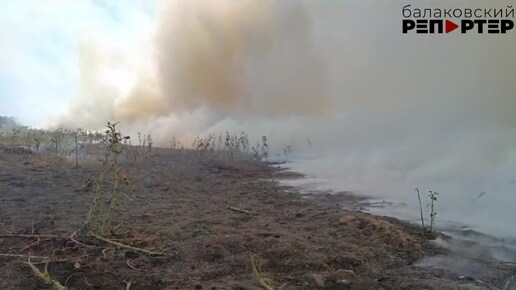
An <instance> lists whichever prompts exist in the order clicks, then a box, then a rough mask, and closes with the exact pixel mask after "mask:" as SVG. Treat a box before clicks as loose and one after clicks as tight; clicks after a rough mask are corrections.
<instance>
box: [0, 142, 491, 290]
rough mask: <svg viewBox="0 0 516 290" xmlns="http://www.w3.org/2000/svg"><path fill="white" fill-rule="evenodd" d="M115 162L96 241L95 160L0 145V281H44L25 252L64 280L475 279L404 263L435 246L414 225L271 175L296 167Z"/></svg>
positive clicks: (173, 285)
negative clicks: (114, 185)
mask: <svg viewBox="0 0 516 290" xmlns="http://www.w3.org/2000/svg"><path fill="white" fill-rule="evenodd" d="M121 165H122V168H123V169H122V172H123V174H124V176H127V183H128V185H127V190H126V192H125V196H124V197H123V200H122V204H121V207H120V212H119V213H118V215H117V217H116V220H117V225H116V226H115V227H114V230H113V231H112V232H111V233H109V235H107V236H106V238H107V239H109V241H103V240H102V239H99V238H95V237H92V236H80V235H79V231H80V229H81V227H82V225H83V222H84V220H85V217H86V215H87V213H88V210H89V208H90V203H91V201H92V199H93V196H94V192H93V189H92V187H91V186H88V183H87V180H88V179H89V177H90V176H94V175H95V174H96V172H98V171H99V167H100V163H99V162H93V161H90V162H86V161H85V160H80V166H79V167H78V168H75V167H74V166H73V163H72V162H70V163H67V162H64V163H63V162H60V163H59V162H57V163H56V162H53V161H52V158H51V157H50V156H40V155H38V154H7V153H5V152H2V153H0V289H23V290H35V289H52V287H51V286H49V285H46V284H45V283H43V282H42V280H41V279H40V278H39V277H36V276H35V274H34V272H33V271H32V270H31V268H30V267H29V265H28V264H27V263H26V262H27V256H29V255H30V256H31V262H32V263H33V264H34V265H35V266H36V267H38V269H39V270H40V271H42V272H43V271H44V268H45V265H47V270H48V273H49V275H50V276H51V277H52V278H53V279H55V280H56V281H59V282H60V283H61V284H63V285H65V286H66V287H68V288H69V289H106V290H110V289H132V290H137V289H146V290H152V289H249V290H251V289H267V287H270V288H269V289H284V290H288V289H410V290H412V289H481V288H475V287H476V286H474V281H469V282H468V281H464V279H459V278H458V277H457V276H456V275H452V274H451V273H446V272H444V271H439V270H430V269H423V268H418V267H416V266H414V264H415V263H416V262H417V261H418V260H420V259H421V258H422V257H424V256H425V255H430V254H435V253H440V252H443V250H440V249H437V248H435V247H433V246H431V244H430V243H429V242H428V240H427V239H426V238H425V237H423V235H422V234H421V231H420V229H419V228H417V227H414V226H410V225H407V224H404V223H402V222H399V221H397V220H394V219H387V218H382V217H376V216H371V215H368V214H365V213H360V212H351V211H345V210H342V209H341V208H342V207H341V205H342V204H344V203H348V202H352V201H353V199H354V198H353V196H351V195H347V194H345V193H343V194H338V195H332V196H318V197H317V198H311V199H309V198H304V197H302V196H301V195H299V194H297V193H296V192H295V190H294V189H292V188H285V187H282V186H280V185H279V183H278V180H279V179H280V178H296V177H299V176H298V175H296V174H293V173H291V172H288V171H285V170H283V169H282V168H281V166H278V165H275V166H272V165H271V164H267V163H264V162H258V161H251V160H249V159H246V160H237V161H229V160H228V158H227V156H226V155H225V154H223V152H220V153H209V152H207V153H206V154H205V155H204V156H200V155H196V154H195V153H194V152H193V151H186V150H182V151H180V150H165V149H162V150H159V151H156V152H153V154H151V155H150V156H148V157H147V158H139V159H138V160H136V161H123V162H122V164H121ZM100 238H102V237H100ZM113 242H115V243H116V242H119V243H122V244H125V245H130V246H134V247H136V248H138V249H146V250H150V251H155V252H160V253H161V254H155V255H148V254H145V253H143V252H140V251H139V250H138V249H130V248H127V247H123V246H117V245H116V244H115V243H113ZM252 261H253V262H254V263H252ZM253 264H254V266H253ZM264 284H267V285H269V286H266V285H264ZM468 285H469V286H468Z"/></svg>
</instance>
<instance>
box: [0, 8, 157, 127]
mask: <svg viewBox="0 0 516 290" xmlns="http://www.w3.org/2000/svg"><path fill="white" fill-rule="evenodd" d="M159 5H160V4H159V3H157V2H153V1H145V2H143V1H109V0H81V1H64V0H55V1H45V0H43V1H35V0H34V1H24V0H6V1H0V114H1V115H13V116H15V117H17V118H18V119H19V120H20V121H21V122H23V123H27V124H30V125H40V124H41V122H45V121H46V120H47V118H48V117H49V116H56V115H59V114H60V113H61V114H62V113H64V112H65V111H66V107H67V106H68V103H69V102H70V100H71V99H72V98H74V97H77V96H78V94H79V91H80V86H81V76H80V69H79V62H80V58H79V51H80V49H81V47H82V46H85V45H90V44H91V43H93V44H94V45H97V46H99V47H100V48H99V49H104V50H112V51H116V52H117V54H118V55H119V56H120V57H126V58H128V59H130V60H131V63H123V64H122V63H121V64H119V65H118V67H117V66H112V67H111V68H110V69H111V71H105V76H102V77H101V78H102V79H104V81H105V82H106V83H109V84H112V85H114V86H118V87H126V86H127V84H126V83H129V82H131V78H134V76H132V75H131V73H134V70H135V68H134V67H135V66H137V65H139V64H138V62H139V61H140V59H141V58H147V57H148V56H143V54H145V53H146V52H145V51H142V50H140V48H141V47H140V46H145V45H148V44H149V42H150V39H151V37H152V34H153V30H154V27H155V25H156V24H155V22H156V18H157V16H156V14H157V8H158V7H159Z"/></svg>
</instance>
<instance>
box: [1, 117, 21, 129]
mask: <svg viewBox="0 0 516 290" xmlns="http://www.w3.org/2000/svg"><path fill="white" fill-rule="evenodd" d="M12 126H19V124H18V123H17V122H16V120H15V119H14V117H7V116H0V128H1V127H12Z"/></svg>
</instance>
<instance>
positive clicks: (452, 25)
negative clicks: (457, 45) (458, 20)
mask: <svg viewBox="0 0 516 290" xmlns="http://www.w3.org/2000/svg"><path fill="white" fill-rule="evenodd" d="M458 27H459V26H458V25H457V24H455V23H453V22H451V21H450V20H446V33H450V32H452V31H454V30H455V29H457V28H458Z"/></svg>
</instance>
